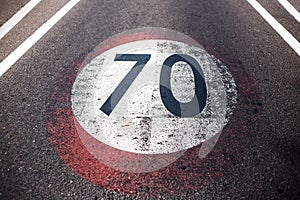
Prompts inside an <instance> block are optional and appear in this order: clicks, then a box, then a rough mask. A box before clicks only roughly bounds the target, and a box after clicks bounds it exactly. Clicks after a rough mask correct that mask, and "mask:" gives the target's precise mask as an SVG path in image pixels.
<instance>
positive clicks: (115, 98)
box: [100, 54, 151, 116]
mask: <svg viewBox="0 0 300 200" xmlns="http://www.w3.org/2000/svg"><path fill="white" fill-rule="evenodd" d="M150 58H151V55H150V54H117V55H116V57H115V60H114V61H137V62H136V63H135V65H134V66H133V67H132V69H131V70H130V71H129V72H128V74H127V75H126V76H125V77H124V79H123V80H122V81H121V82H120V84H119V85H118V86H117V88H116V89H115V90H114V91H113V93H111V95H110V96H109V97H108V99H107V100H106V101H105V103H104V104H103V105H102V106H101V108H100V110H101V111H102V112H104V113H105V114H106V115H108V116H109V115H110V114H111V112H112V111H113V109H114V108H115V107H116V105H117V104H118V103H119V101H120V100H121V98H122V97H123V95H124V94H125V92H126V91H127V89H128V88H129V87H130V85H131V84H132V83H133V81H134V80H135V79H136V77H137V76H138V75H139V73H140V72H141V71H142V69H143V67H144V66H145V65H146V63H147V62H148V61H149V60H150Z"/></svg>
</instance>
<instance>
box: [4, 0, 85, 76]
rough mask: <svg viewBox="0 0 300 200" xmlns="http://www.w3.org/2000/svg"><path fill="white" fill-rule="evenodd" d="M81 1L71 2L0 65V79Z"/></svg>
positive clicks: (72, 0)
mask: <svg viewBox="0 0 300 200" xmlns="http://www.w3.org/2000/svg"><path fill="white" fill-rule="evenodd" d="M79 1H80V0H71V1H69V2H68V3H67V4H66V5H64V7H62V8H61V9H60V10H59V11H58V12H56V13H55V14H54V15H53V16H52V17H51V18H50V19H49V20H48V21H47V22H45V23H44V24H43V25H42V26H41V27H40V28H39V29H38V30H36V31H35V32H34V33H33V34H32V35H31V36H30V37H29V38H27V39H26V40H25V41H24V42H23V43H22V44H21V45H20V46H19V47H18V48H17V49H15V50H14V51H13V52H12V53H11V54H10V55H8V56H7V57H6V58H5V59H4V60H3V61H2V62H1V63H0V77H1V76H2V75H3V74H4V73H5V72H6V71H7V70H8V69H9V68H10V67H11V66H12V65H13V64H14V63H15V62H17V61H18V60H19V59H20V58H21V57H22V56H23V55H24V54H25V53H26V52H27V51H28V50H29V49H30V48H31V47H32V46H33V45H34V44H35V43H36V42H38V41H39V40H40V39H41V38H42V37H43V36H44V35H45V34H46V33H47V32H48V31H49V30H50V29H51V28H52V27H53V26H54V25H55V24H56V23H57V22H58V21H59V20H60V19H61V18H63V17H64V16H65V15H66V14H67V13H68V12H69V11H70V10H71V9H72V8H73V7H74V6H75V5H76V4H77V3H78V2H79Z"/></svg>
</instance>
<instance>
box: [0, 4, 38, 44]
mask: <svg viewBox="0 0 300 200" xmlns="http://www.w3.org/2000/svg"><path fill="white" fill-rule="evenodd" d="M40 1H41V0H31V1H29V2H28V3H27V4H26V5H25V6H24V7H23V8H21V9H20V10H19V11H18V12H17V13H16V14H14V16H12V17H11V18H10V19H9V20H8V21H7V22H5V24H3V25H2V26H1V27H0V40H1V39H2V38H3V37H4V36H5V35H6V34H7V33H8V32H9V31H10V30H11V29H12V28H13V27H14V26H15V25H17V24H18V23H19V22H20V21H21V20H22V19H23V18H24V17H25V16H26V15H27V14H28V13H29V12H30V11H31V10H32V9H33V8H34V7H35V6H36V5H37V4H38V3H40Z"/></svg>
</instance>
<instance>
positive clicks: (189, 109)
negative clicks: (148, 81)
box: [100, 54, 207, 117]
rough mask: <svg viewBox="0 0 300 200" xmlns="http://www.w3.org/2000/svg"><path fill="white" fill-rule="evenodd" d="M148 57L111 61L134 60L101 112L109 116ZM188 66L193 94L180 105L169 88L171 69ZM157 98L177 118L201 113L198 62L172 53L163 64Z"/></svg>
mask: <svg viewBox="0 0 300 200" xmlns="http://www.w3.org/2000/svg"><path fill="white" fill-rule="evenodd" d="M150 58H151V55H150V54H117V55H116V57H115V60H114V61H137V62H136V63H135V65H134V66H133V67H132V69H131V70H130V71H129V72H128V74H127V75H126V76H125V77H124V79H123V80H122V81H121V82H120V84H119V85H118V86H117V88H116V89H115V90H114V91H113V92H112V93H111V95H110V96H109V97H108V99H107V100H106V101H105V103H104V104H103V105H102V106H101V108H100V110H101V111H102V112H104V113H105V114H106V115H108V116H109V115H110V114H111V112H112V111H113V109H114V108H115V107H116V105H117V104H118V103H119V101H120V100H121V99H122V97H123V95H124V94H125V92H126V91H127V89H128V88H129V87H130V85H131V84H132V83H133V81H134V80H135V78H136V77H137V76H138V75H139V73H140V72H141V71H142V69H143V67H144V66H145V65H146V64H147V62H148V61H149V60H150ZM180 61H181V62H185V63H187V64H189V66H190V67H191V69H192V72H193V74H194V82H195V95H194V97H193V99H192V100H191V101H189V102H187V103H182V102H179V101H178V100H177V99H176V98H175V97H174V95H173V92H172V89H171V82H170V80H171V69H172V67H173V65H174V64H175V63H177V62H180ZM159 89H160V96H161V99H162V102H163V104H164V106H165V107H166V109H167V110H168V111H169V112H171V113H172V114H174V115H175V116H178V117H193V116H195V115H197V114H198V113H200V112H201V111H202V110H203V109H204V107H205V104H206V99H207V88H206V83H205V80H204V76H203V72H202V69H201V66H200V65H199V63H198V62H197V61H196V59H194V58H193V57H191V56H189V55H186V54H173V55H171V56H169V57H168V58H167V59H165V61H164V62H163V65H162V68H161V72H160V84H159Z"/></svg>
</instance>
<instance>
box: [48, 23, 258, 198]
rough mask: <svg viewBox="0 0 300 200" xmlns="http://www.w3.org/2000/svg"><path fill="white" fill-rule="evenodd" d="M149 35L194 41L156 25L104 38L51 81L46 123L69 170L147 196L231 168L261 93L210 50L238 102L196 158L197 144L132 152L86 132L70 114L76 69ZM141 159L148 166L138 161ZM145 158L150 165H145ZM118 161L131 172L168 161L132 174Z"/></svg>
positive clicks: (236, 65)
mask: <svg viewBox="0 0 300 200" xmlns="http://www.w3.org/2000/svg"><path fill="white" fill-rule="evenodd" d="M150 39H165V40H167V39H168V40H176V41H179V42H184V43H188V44H192V45H195V46H197V45H198V43H197V42H195V41H194V40H192V39H190V38H189V37H186V36H184V35H183V34H180V33H177V32H173V31H170V30H167V29H157V28H145V29H139V30H134V31H130V32H126V33H123V34H120V35H117V36H114V37H112V38H109V39H107V40H106V41H104V42H103V43H101V44H100V45H98V46H97V47H96V48H95V49H94V50H93V51H91V52H90V53H88V55H87V56H86V57H85V59H84V60H81V59H80V61H78V62H75V63H74V64H72V65H70V66H69V67H67V68H66V70H65V73H64V74H63V76H62V77H61V78H60V79H59V80H58V81H57V82H56V83H55V86H54V88H53V91H52V93H51V96H50V98H49V108H48V111H47V122H46V124H47V128H48V131H49V140H50V142H51V143H52V145H53V146H54V149H55V150H56V152H57V153H58V154H59V156H60V158H61V159H62V160H63V161H64V162H65V163H66V164H67V165H68V166H69V167H70V168H71V169H72V170H74V171H75V172H76V173H77V174H78V175H80V176H81V177H83V178H85V179H87V180H89V181H91V182H92V183H94V184H95V185H98V186H101V187H105V188H106V189H109V190H115V191H119V192H124V193H128V194H144V195H151V196H157V195H162V194H166V193H167V194H177V193H182V192H186V191H188V190H197V189H198V188H200V187H201V186H203V185H206V184H207V183H210V182H212V181H214V180H216V179H218V178H219V177H220V176H222V175H223V173H224V171H226V169H229V168H230V167H232V162H231V161H232V159H231V158H232V156H238V155H240V154H241V153H242V152H243V151H244V148H245V147H246V145H247V143H246V142H244V140H245V138H247V137H252V136H253V134H255V129H253V126H255V125H256V123H257V113H258V112H257V111H258V110H259V109H260V97H259V95H258V94H257V90H256V85H255V82H254V81H253V80H252V79H251V78H250V77H249V76H248V75H247V72H246V71H245V69H244V68H243V67H242V65H241V63H240V62H239V61H238V60H235V59H232V58H229V57H228V56H227V55H224V54H222V57H221V58H220V57H219V56H218V55H217V54H215V56H216V57H217V58H219V59H220V60H222V61H223V62H224V63H225V64H226V65H227V67H228V69H229V71H230V72H231V74H232V75H233V77H234V79H235V82H236V84H237V88H238V103H237V108H236V111H235V113H234V114H233V116H232V118H231V120H230V122H229V124H228V125H227V126H225V127H224V129H223V132H222V135H221V137H220V139H219V141H218V145H217V146H216V147H215V148H214V149H213V150H212V151H211V152H210V154H209V155H208V156H207V157H205V158H203V159H200V158H199V157H198V154H199V149H200V146H197V147H194V148H192V149H189V150H188V151H186V152H177V153H172V154H155V155H146V154H135V153H129V152H125V151H121V150H118V149H115V148H113V147H110V146H108V145H106V144H104V143H101V142H99V141H98V140H96V139H94V138H93V137H92V136H91V135H90V134H88V133H86V131H85V130H84V129H83V128H82V127H81V126H80V125H79V124H78V122H77V121H76V119H75V118H74V116H73V113H72V108H71V98H70V97H71V90H72V85H73V83H74V81H75V79H76V77H77V75H78V73H79V72H80V71H81V70H82V69H83V67H85V66H86V64H87V63H89V61H91V60H92V59H93V58H95V57H96V56H98V55H100V54H101V53H102V52H104V51H106V50H108V49H110V48H113V47H116V46H119V45H121V44H125V43H128V42H133V41H139V40H150ZM249 119H251V122H249ZM86 144H89V146H90V147H95V148H100V149H101V152H100V151H99V153H100V154H101V155H97V156H96V157H99V156H100V157H102V158H103V159H104V160H105V161H107V162H111V163H112V165H111V166H115V167H114V168H111V167H108V166H107V165H105V164H103V162H101V161H100V160H99V159H96V158H95V155H92V154H91V153H90V151H89V150H87V148H86ZM228 144H230V145H228ZM179 157H180V158H179ZM141 161H143V162H141ZM173 161H174V162H173ZM170 162H171V164H169V163H170ZM172 162H173V163H172ZM141 163H144V164H145V163H146V164H148V165H147V166H141ZM150 163H152V164H153V166H151V165H149V164H150ZM118 164H121V165H122V167H124V166H125V167H126V165H127V167H128V169H133V171H134V169H136V168H137V167H150V168H151V167H154V169H155V167H157V166H161V165H167V164H169V165H168V166H166V167H165V168H162V169H160V170H158V171H154V172H149V173H131V172H122V171H120V170H118V166H117V165H118ZM129 171H130V170H129Z"/></svg>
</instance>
